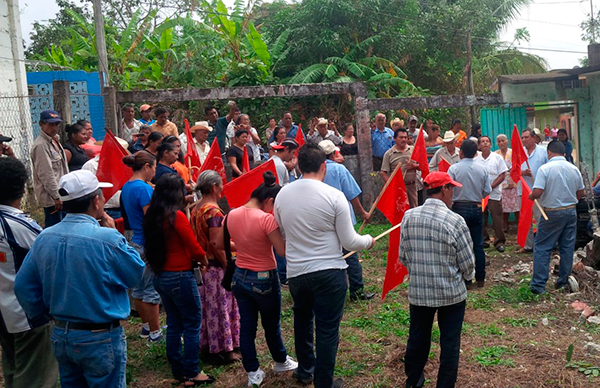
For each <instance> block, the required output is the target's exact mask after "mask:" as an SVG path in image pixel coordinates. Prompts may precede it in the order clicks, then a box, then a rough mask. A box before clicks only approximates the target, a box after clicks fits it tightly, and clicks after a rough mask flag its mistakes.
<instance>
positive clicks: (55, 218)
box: [44, 206, 67, 228]
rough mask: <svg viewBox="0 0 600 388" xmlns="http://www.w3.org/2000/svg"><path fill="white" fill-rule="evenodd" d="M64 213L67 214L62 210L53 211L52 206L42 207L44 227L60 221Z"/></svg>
mask: <svg viewBox="0 0 600 388" xmlns="http://www.w3.org/2000/svg"><path fill="white" fill-rule="evenodd" d="M66 215H67V213H65V212H64V211H62V210H59V211H57V212H55V211H54V206H50V207H45V208H44V228H49V227H51V226H53V225H56V224H58V223H59V222H61V221H62V219H63V218H65V216H66Z"/></svg>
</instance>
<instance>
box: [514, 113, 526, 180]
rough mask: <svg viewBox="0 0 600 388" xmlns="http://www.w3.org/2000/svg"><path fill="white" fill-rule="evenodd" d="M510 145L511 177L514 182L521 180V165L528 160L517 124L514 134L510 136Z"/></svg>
mask: <svg viewBox="0 0 600 388" xmlns="http://www.w3.org/2000/svg"><path fill="white" fill-rule="evenodd" d="M510 147H511V148H512V157H511V161H510V162H511V163H512V167H511V169H510V177H511V179H512V180H513V182H518V181H519V180H521V165H523V163H525V162H526V161H527V159H528V158H527V154H526V153H525V150H524V149H523V143H522V142H521V136H520V135H519V130H518V129H517V124H515V125H514V126H513V132H512V136H511V138H510Z"/></svg>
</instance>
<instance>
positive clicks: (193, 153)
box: [183, 119, 202, 182]
mask: <svg viewBox="0 0 600 388" xmlns="http://www.w3.org/2000/svg"><path fill="white" fill-rule="evenodd" d="M183 122H184V123H185V136H186V137H187V153H186V154H185V164H186V167H187V168H188V169H189V170H190V175H191V176H192V179H193V180H194V182H196V180H197V179H198V175H200V166H201V165H202V163H200V155H198V150H197V149H196V144H195V143H194V138H193V137H192V131H190V123H189V121H188V120H187V119H185V120H183ZM192 167H197V168H194V169H192Z"/></svg>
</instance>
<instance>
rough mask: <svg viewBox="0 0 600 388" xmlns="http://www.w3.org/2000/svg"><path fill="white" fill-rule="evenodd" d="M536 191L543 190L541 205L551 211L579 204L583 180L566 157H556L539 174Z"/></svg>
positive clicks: (536, 179)
mask: <svg viewBox="0 0 600 388" xmlns="http://www.w3.org/2000/svg"><path fill="white" fill-rule="evenodd" d="M533 188H534V189H542V190H544V193H543V194H542V196H541V197H540V199H539V201H540V204H541V205H542V206H543V207H545V208H549V209H556V208H559V207H565V206H571V205H575V204H577V202H579V201H578V199H577V191H578V190H583V178H582V177H581V173H580V172H579V170H578V169H577V167H575V166H574V165H573V164H571V163H569V162H567V160H566V159H565V157H564V156H555V157H553V158H552V159H550V161H549V162H548V163H546V164H544V165H543V166H541V167H540V169H539V170H538V172H537V176H536V177H535V183H534V184H533Z"/></svg>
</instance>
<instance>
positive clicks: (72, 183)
mask: <svg viewBox="0 0 600 388" xmlns="http://www.w3.org/2000/svg"><path fill="white" fill-rule="evenodd" d="M108 187H113V185H112V183H107V182H98V178H96V175H94V174H92V172H91V171H88V170H77V171H73V172H70V173H68V174H67V175H63V176H62V177H61V178H60V180H59V181H58V189H59V190H60V189H63V190H64V191H66V192H67V195H61V196H60V200H61V201H63V202H66V201H72V200H74V199H78V198H83V197H85V196H86V195H89V194H92V193H93V192H94V191H96V190H98V189H99V188H108Z"/></svg>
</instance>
